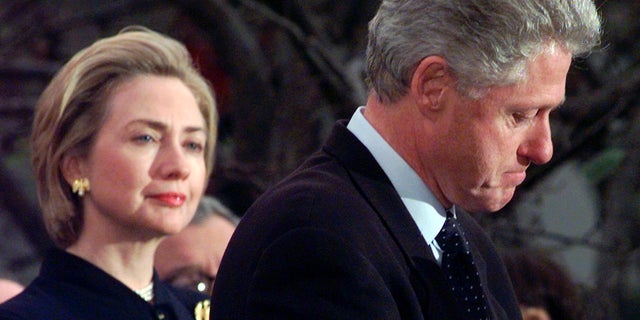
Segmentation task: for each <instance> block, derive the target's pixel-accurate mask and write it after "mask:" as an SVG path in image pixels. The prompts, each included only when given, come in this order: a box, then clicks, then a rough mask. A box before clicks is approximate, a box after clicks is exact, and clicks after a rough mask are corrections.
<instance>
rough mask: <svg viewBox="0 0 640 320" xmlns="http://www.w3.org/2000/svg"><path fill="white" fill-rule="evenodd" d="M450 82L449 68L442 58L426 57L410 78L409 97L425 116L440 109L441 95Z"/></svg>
mask: <svg viewBox="0 0 640 320" xmlns="http://www.w3.org/2000/svg"><path fill="white" fill-rule="evenodd" d="M451 81H452V77H451V74H450V69H449V66H448V64H447V62H446V60H444V59H443V58H442V57H439V56H428V57H426V58H424V59H422V60H421V61H420V63H419V64H418V67H417V68H416V70H415V71H414V72H413V77H412V78H411V95H412V96H413V99H414V101H415V103H416V106H417V107H418V109H419V110H420V113H422V114H423V115H425V116H430V115H431V114H432V113H433V112H438V111H439V110H440V109H442V107H443V104H442V101H441V100H442V95H443V92H444V90H445V88H447V87H448V86H449V85H450V84H451Z"/></svg>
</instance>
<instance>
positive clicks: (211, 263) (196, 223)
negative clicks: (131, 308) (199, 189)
mask: <svg viewBox="0 0 640 320" xmlns="http://www.w3.org/2000/svg"><path fill="white" fill-rule="evenodd" d="M238 222H239V218H238V217H237V216H236V215H235V214H233V213H232V212H231V210H229V209H228V208H227V207H226V206H224V205H223V204H222V203H220V202H219V201H218V200H217V199H216V198H214V197H211V196H206V195H205V196H203V197H202V199H201V200H200V204H199V205H198V210H196V214H195V216H194V218H193V220H192V221H191V224H190V225H189V226H187V227H186V228H185V229H183V230H182V231H180V232H179V233H177V234H174V235H171V236H168V237H167V238H165V239H164V240H162V242H161V243H160V245H159V246H158V249H157V250H156V255H155V268H156V270H157V271H158V274H159V276H160V278H161V279H163V280H165V281H167V282H169V283H171V284H173V285H175V286H179V287H186V288H190V289H195V290H197V291H201V292H205V293H208V292H209V291H210V289H211V285H212V283H213V281H214V279H215V277H216V275H217V273H218V267H219V266H220V261H221V259H222V256H223V254H224V251H225V249H226V247H227V244H228V243H229V240H231V235H232V234H233V231H234V230H235V228H236V225H237V224H238Z"/></svg>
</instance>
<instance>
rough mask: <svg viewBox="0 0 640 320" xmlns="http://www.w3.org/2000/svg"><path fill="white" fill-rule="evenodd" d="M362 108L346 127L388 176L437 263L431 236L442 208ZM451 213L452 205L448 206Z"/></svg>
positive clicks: (440, 222)
mask: <svg viewBox="0 0 640 320" xmlns="http://www.w3.org/2000/svg"><path fill="white" fill-rule="evenodd" d="M363 112H364V107H359V108H358V109H357V110H356V112H355V113H354V114H353V116H352V117H351V120H350V121H349V124H348V125H347V129H349V131H351V132H352V133H353V134H354V135H355V136H356V137H357V138H358V140H360V142H362V144H364V146H365V147H367V149H369V152H371V154H372V155H373V157H374V158H375V159H376V161H377V162H378V164H379V165H380V167H381V168H382V170H383V171H384V173H385V174H386V175H387V176H388V177H389V180H391V183H392V184H393V187H394V188H395V189H396V191H397V192H398V194H399V195H400V198H401V199H402V202H403V203H404V205H405V207H406V208H407V210H408V211H409V213H410V214H411V217H412V218H413V220H414V221H415V223H416V225H417V226H418V229H419V230H420V232H421V233H422V237H423V238H424V240H425V242H426V243H427V244H428V245H429V247H430V248H431V250H432V251H433V255H434V256H435V258H436V260H437V261H438V263H440V262H441V260H442V259H441V255H442V250H441V249H440V247H439V246H438V244H437V242H436V241H435V237H436V235H437V234H438V232H440V229H442V226H443V225H444V221H445V219H446V212H445V209H444V207H443V206H442V205H441V204H440V202H438V200H437V199H436V197H435V196H434V195H433V193H432V192H431V190H429V188H428V187H427V186H426V185H425V184H424V182H422V179H420V177H419V176H418V174H417V173H416V172H415V171H414V170H413V168H411V167H410V166H409V164H407V162H406V161H404V159H402V157H401V156H400V155H399V154H398V153H397V152H396V151H395V150H393V148H392V147H391V146H390V145H389V144H388V143H387V141H385V140H384V138H383V137H382V136H381V135H380V134H379V133H378V131H376V129H375V128H373V126H371V124H370V123H369V121H367V119H366V118H365V117H364V115H363ZM451 210H452V212H453V213H454V215H455V208H451Z"/></svg>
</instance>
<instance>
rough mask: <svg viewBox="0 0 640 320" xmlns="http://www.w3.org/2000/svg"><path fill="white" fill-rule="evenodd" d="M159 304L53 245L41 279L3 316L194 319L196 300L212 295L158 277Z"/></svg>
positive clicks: (4, 308)
mask: <svg viewBox="0 0 640 320" xmlns="http://www.w3.org/2000/svg"><path fill="white" fill-rule="evenodd" d="M153 293H154V298H153V299H154V304H149V303H148V302H146V301H144V300H143V299H142V298H140V297H139V296H138V295H137V294H136V293H135V292H133V291H132V290H130V289H129V288H128V287H126V286H125V285H124V284H123V283H122V282H120V281H118V280H116V279H114V278H113V277H111V276H110V275H109V274H107V273H106V272H104V271H103V270H101V269H99V268H97V267H96V266H94V265H92V264H91V263H89V262H87V261H85V260H83V259H81V258H79V257H76V256H74V255H72V254H69V253H67V252H65V251H62V250H58V249H53V250H51V251H50V252H48V253H47V256H46V257H45V260H44V262H43V263H42V268H41V270H40V274H39V275H38V277H37V278H36V279H35V280H34V281H33V282H32V283H31V284H29V286H28V287H27V288H26V289H25V290H24V291H23V292H22V293H20V294H19V295H17V296H16V297H14V298H12V299H11V300H9V301H7V302H5V303H3V304H0V320H9V319H16V320H17V319H24V320H27V319H29V320H40V319H42V320H45V319H46V320H75V319H86V320H100V319H104V320H107V319H109V320H113V319H140V320H142V319H149V320H152V319H165V320H176V319H180V320H187V319H194V311H195V307H196V304H197V303H199V302H203V301H208V300H209V297H208V296H206V295H203V294H200V293H197V292H191V291H188V290H185V289H178V288H174V287H171V286H169V285H167V284H164V283H163V282H161V281H160V279H159V278H158V275H157V274H154V278H153Z"/></svg>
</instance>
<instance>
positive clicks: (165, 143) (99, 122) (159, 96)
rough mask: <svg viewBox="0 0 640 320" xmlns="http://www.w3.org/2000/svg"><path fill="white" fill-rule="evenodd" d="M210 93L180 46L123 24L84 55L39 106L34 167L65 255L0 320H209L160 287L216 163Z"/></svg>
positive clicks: (192, 299) (197, 302)
mask: <svg viewBox="0 0 640 320" xmlns="http://www.w3.org/2000/svg"><path fill="white" fill-rule="evenodd" d="M216 130H217V113H216V109H215V102H214V99H213V94H212V91H211V88H210V87H209V85H208V84H207V82H206V81H205V80H204V79H203V78H202V76H201V75H200V74H199V73H198V72H197V70H196V69H195V68H194V67H193V65H192V61H191V58H190V56H189V54H188V52H187V50H186V49H185V48H184V46H183V45H182V44H180V43H179V42H177V41H175V40H174V39H171V38H169V37H167V36H165V35H162V34H159V33H157V32H154V31H151V30H149V29H146V28H143V27H129V28H125V29H124V30H123V31H122V32H120V33H119V34H117V35H115V36H112V37H108V38H105V39H101V40H98V41H96V42H95V43H93V44H92V45H90V46H89V47H87V48H85V49H83V50H82V51H80V52H78V53H77V54H75V55H74V56H73V57H72V58H71V60H69V62H67V63H66V64H65V65H64V66H63V68H62V69H61V70H60V71H59V72H58V73H57V74H56V76H55V77H54V78H53V79H52V80H51V82H50V84H49V85H48V86H47V88H46V89H45V91H44V92H43V93H42V95H41V97H40V99H39V100H38V102H37V105H36V108H35V118H34V123H33V129H32V135H31V147H32V164H33V169H34V173H35V179H36V184H37V187H38V188H37V190H38V198H39V201H40V205H41V207H42V211H43V216H44V220H45V224H46V227H47V231H48V233H49V235H50V236H51V238H52V239H53V240H54V242H55V244H56V246H57V248H55V249H53V250H52V251H50V252H48V253H47V255H46V257H45V259H44V261H43V264H42V267H41V270H40V274H39V275H38V276H37V277H36V279H35V280H34V281H33V282H32V283H31V284H30V285H29V286H27V288H26V289H25V290H24V291H23V292H22V293H21V294H19V295H17V296H16V297H14V298H13V299H11V300H9V301H7V302H5V303H4V304H2V305H0V318H1V319H31V320H37V319H67V320H68V319H167V320H168V319H194V318H196V319H203V318H204V317H205V316H206V313H207V312H208V304H209V301H208V297H207V296H206V295H201V294H198V293H195V292H191V291H188V290H183V289H177V288H174V287H172V286H169V285H167V284H165V283H163V282H162V281H160V280H159V278H158V275H157V273H155V272H154V269H153V257H154V253H155V250H156V248H157V247H158V245H159V243H160V241H161V240H162V239H163V238H164V237H165V236H167V235H170V234H175V233H178V232H179V231H180V230H182V229H183V228H184V227H185V226H187V224H188V223H189V221H190V220H191V218H192V217H193V215H194V213H195V210H196V207H197V205H198V202H199V201H200V197H201V196H202V194H203V193H204V190H205V186H206V185H207V180H208V177H209V174H210V172H211V169H212V166H213V162H212V161H213V150H214V147H215V143H216Z"/></svg>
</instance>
